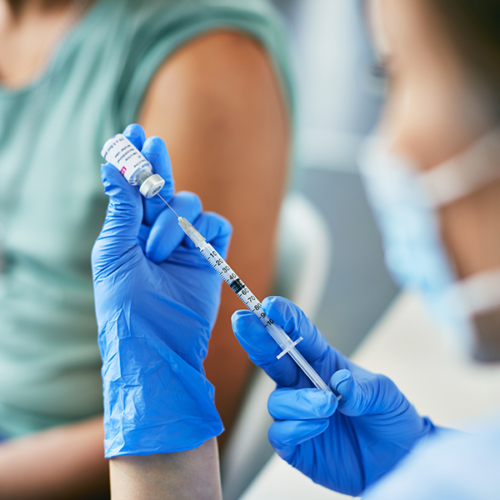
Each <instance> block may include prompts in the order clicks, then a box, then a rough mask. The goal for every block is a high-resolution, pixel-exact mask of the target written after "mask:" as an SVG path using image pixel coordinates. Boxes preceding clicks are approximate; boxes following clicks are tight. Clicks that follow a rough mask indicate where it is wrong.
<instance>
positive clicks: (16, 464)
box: [0, 418, 109, 500]
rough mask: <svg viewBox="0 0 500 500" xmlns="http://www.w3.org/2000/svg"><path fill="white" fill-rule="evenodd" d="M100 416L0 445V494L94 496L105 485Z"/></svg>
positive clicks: (7, 497)
mask: <svg viewBox="0 0 500 500" xmlns="http://www.w3.org/2000/svg"><path fill="white" fill-rule="evenodd" d="M103 439H104V432H103V425H102V418H97V419H92V420H87V421H85V422H82V423H78V424H74V425H67V426H61V427H56V428H53V429H49V430H47V431H43V432H38V433H36V434H32V435H30V436H26V437H23V438H19V439H13V440H10V441H6V442H4V443H2V444H0V498H2V500H17V499H22V500H30V499H37V500H43V499H45V498H47V499H50V500H56V499H76V498H78V499H84V498H92V499H97V498H100V495H102V494H106V492H107V491H108V488H109V482H108V481H109V479H108V477H109V476H108V465H107V462H106V460H105V459H104V447H103Z"/></svg>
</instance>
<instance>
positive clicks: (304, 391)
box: [233, 297, 434, 496]
mask: <svg viewBox="0 0 500 500" xmlns="http://www.w3.org/2000/svg"><path fill="white" fill-rule="evenodd" d="M263 308H264V311H265V312H266V313H267V315H268V316H269V317H270V318H271V319H272V320H273V321H274V322H275V323H276V324H278V325H279V326H281V327H282V328H283V329H284V330H285V332H286V333H288V334H289V335H290V337H291V338H292V339H294V340H296V339H297V338H299V337H303V338H304V340H302V342H300V343H299V344H298V346H297V347H298V349H299V351H300V352H301V353H302V354H303V356H304V357H305V358H306V359H307V360H308V361H309V362H310V363H311V365H312V367H313V368H314V369H315V370H316V371H317V372H318V373H319V375H320V376H321V377H322V378H323V379H324V380H325V381H330V387H331V388H333V389H334V390H336V391H337V392H338V393H340V394H341V395H342V399H341V400H340V401H337V398H336V397H335V396H334V395H333V394H332V393H328V392H324V391H320V390H318V389H312V388H310V387H312V384H311V383H310V382H309V380H308V379H307V378H306V376H305V375H304V374H303V372H302V371H301V370H300V369H299V368H298V366H297V365H296V364H295V363H294V361H293V360H292V359H291V358H290V357H289V356H285V357H283V358H282V359H280V360H277V359H276V356H277V355H278V354H279V353H280V351H281V349H280V348H279V347H278V346H277V345H276V343H275V342H274V341H273V339H272V338H271V337H270V336H269V335H268V334H267V333H266V331H265V329H264V327H263V326H262V324H261V323H260V321H259V320H258V318H257V317H256V316H255V315H254V314H253V313H251V312H249V311H238V312H236V313H235V314H234V315H233V329H234V332H235V334H236V336H237V337H238V340H239V341H240V343H241V345H242V346H243V348H244V349H245V350H246V351H247V352H248V354H249V356H250V359H251V360H252V361H253V362H254V363H255V364H257V365H258V366H260V367H261V368H263V369H264V370H265V371H266V372H267V374H268V375H269V376H270V377H271V378H272V379H274V380H275V381H276V383H277V389H276V390H275V391H274V392H273V393H272V394H271V396H270V398H269V403H268V408H269V412H270V414H271V416H272V417H273V418H274V420H275V421H274V423H273V424H272V425H271V427H270V428H269V440H270V441H271V444H272V445H273V447H274V449H275V450H276V452H277V453H278V454H279V455H280V456H281V457H282V458H283V459H284V460H286V461H287V462H288V463H290V464H291V465H293V466H294V467H295V468H296V469H298V470H300V471H301V472H303V473H304V474H305V475H306V476H309V477H310V478H311V479H312V480H313V481H315V482H316V483H319V484H321V485H323V486H326V487H327V488H330V489H332V490H335V491H338V492H341V493H345V494H348V495H354V496H356V495H359V494H360V493H361V492H362V491H364V489H365V488H367V487H368V486H369V485H370V484H372V483H373V482H375V481H376V480H377V479H379V478H380V477H381V476H382V475H383V474H385V473H386V472H388V471H390V470H391V469H392V468H393V467H394V465H396V464H397V463H398V462H399V460H401V458H402V457H404V456H405V455H406V454H407V453H408V452H409V451H410V450H411V449H412V448H413V446H414V445H415V444H416V443H417V442H418V441H419V440H420V439H422V438H423V437H424V436H427V435H428V434H429V433H431V432H432V431H433V429H434V426H433V424H432V423H431V422H430V420H429V419H427V418H422V417H420V416H419V415H418V413H417V412H416V410H415V408H414V407H413V406H412V405H411V404H410V403H409V402H408V401H407V399H406V398H405V397H404V396H403V394H401V392H400V391H399V390H398V388H397V387H396V385H395V384H394V383H393V382H392V381H391V380H390V379H388V378H387V377H384V376H382V375H374V374H372V373H370V372H368V371H366V370H363V369H362V368H360V367H358V366H356V365H355V364H354V363H352V362H351V361H349V360H348V359H347V358H346V357H344V356H343V355H342V354H340V353H339V352H338V351H336V350H335V349H333V348H332V347H331V346H329V345H328V344H327V342H326V340H325V339H324V337H323V336H322V335H321V333H320V332H319V331H318V330H317V329H316V327H315V326H314V324H313V323H311V321H309V319H308V318H307V317H306V316H305V315H304V313H303V312H302V311H301V310H300V309H299V308H298V307H297V306H295V305H294V304H293V303H292V302H290V301H289V300H286V299H283V298H280V297H271V298H267V299H266V300H264V302H263Z"/></svg>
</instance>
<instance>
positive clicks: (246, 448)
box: [222, 194, 333, 500]
mask: <svg viewBox="0 0 500 500" xmlns="http://www.w3.org/2000/svg"><path fill="white" fill-rule="evenodd" d="M332 251H333V245H332V238H331V235H330V230H329V227H328V225H327V223H326V221H325V220H324V219H323V216H322V215H321V213H320V212H319V211H318V210H317V209H316V208H315V207H314V205H313V204H312V203H311V202H310V201H309V200H308V199H307V198H305V197H304V196H303V195H301V194H290V195H288V196H287V197H286V199H285V201H284V203H283V207H282V211H281V217H280V224H279V234H278V259H277V275H276V280H275V289H274V291H273V293H275V294H276V295H282V296H284V297H287V298H289V299H290V300H292V301H293V302H295V303H296V304H297V305H298V306H299V307H301V308H302V309H303V310H304V312H305V313H306V314H307V316H308V317H309V318H311V319H313V320H314V317H315V315H316V312H317V310H318V308H319V305H320V302H321V298H322V296H323V292H324V290H325V287H326V282H327V278H328V271H329V266H330V262H331V258H332ZM274 386H275V384H274V383H273V381H272V380H271V379H270V378H269V377H267V375H265V373H264V372H263V371H262V370H260V369H259V370H256V372H255V374H254V377H253V379H252V381H251V383H250V385H249V389H248V392H247V395H246V397H245V399H244V402H243V405H242V408H241V410H240V413H239V416H238V418H237V420H236V423H235V425H234V427H233V431H232V433H231V435H230V436H229V440H228V443H227V447H226V450H225V453H224V456H223V457H222V488H223V494H224V499H225V500H236V499H237V498H238V497H239V496H240V495H241V493H242V492H243V491H244V490H245V488H246V487H247V486H248V485H249V484H250V482H251V481H252V480H253V479H254V477H255V476H256V475H257V474H258V473H259V471H260V470H261V469H262V467H263V466H264V465H265V463H266V462H267V461H268V459H269V458H270V456H271V454H272V448H271V445H270V444H269V442H268V439H267V429H268V428H269V425H270V424H271V422H272V419H271V417H270V416H269V414H268V412H267V399H268V397H269V394H270V393H271V392H272V391H273V389H274Z"/></svg>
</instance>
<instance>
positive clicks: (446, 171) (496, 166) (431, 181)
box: [419, 129, 500, 319]
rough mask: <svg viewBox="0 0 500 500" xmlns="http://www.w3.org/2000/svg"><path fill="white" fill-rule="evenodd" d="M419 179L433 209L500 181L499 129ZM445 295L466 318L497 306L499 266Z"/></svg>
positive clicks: (459, 283) (462, 282)
mask: <svg viewBox="0 0 500 500" xmlns="http://www.w3.org/2000/svg"><path fill="white" fill-rule="evenodd" d="M419 179H420V181H421V183H422V186H423V188H424V190H425V191H426V192H427V194H428V201H429V203H430V204H431V206H432V208H434V209H437V208H439V207H442V206H444V205H448V204H450V203H453V202H454V201H456V200H458V199H460V198H464V197H465V196H467V195H469V194H472V193H474V192H476V191H478V190H479V189H481V188H482V187H484V186H486V185H488V184H490V183H492V182H494V181H496V180H499V179H500V129H495V130H493V131H491V132H490V133H488V134H487V135H485V136H483V137H482V138H481V139H479V140H478V141H477V142H476V143H475V144H474V145H473V146H471V147H470V148H469V149H467V150H466V151H465V152H464V153H462V154H460V155H458V156H455V157H454V158H451V159H450V160H448V161H446V162H444V163H442V164H441V165H439V166H437V167H435V168H433V169H432V170H429V171H428V172H425V173H423V174H420V176H419ZM447 298H448V300H449V301H450V303H451V304H455V307H456V308H457V310H459V311H461V314H463V316H464V317H466V318H468V319H471V318H473V317H474V316H475V315H477V314H481V313H485V312H488V311H492V310H495V309H497V308H498V307H499V306H500V269H498V270H494V271H485V272H483V273H478V274H475V275H473V276H471V277H469V278H466V279H464V280H462V281H458V282H456V283H455V284H454V285H453V286H452V287H451V288H450V290H449V292H448V297H447Z"/></svg>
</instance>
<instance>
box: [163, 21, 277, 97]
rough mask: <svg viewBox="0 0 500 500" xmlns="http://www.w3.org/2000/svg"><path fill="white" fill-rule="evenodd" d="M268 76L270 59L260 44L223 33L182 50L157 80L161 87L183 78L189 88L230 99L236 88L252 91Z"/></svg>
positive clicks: (246, 37) (212, 35) (226, 31)
mask: <svg viewBox="0 0 500 500" xmlns="http://www.w3.org/2000/svg"><path fill="white" fill-rule="evenodd" d="M268 72H269V60H268V56H267V54H266V52H265V50H264V49H263V48H262V46H261V45H260V44H259V43H258V42H257V41H255V40H254V39H253V38H251V37H250V36H248V35H246V34H242V33H237V32H235V31H228V30H224V31H216V32H211V33H206V34H204V35H203V36H200V37H199V38H197V39H195V40H192V41H191V42H190V43H189V44H187V45H185V46H184V47H182V49H180V50H179V51H178V52H177V53H176V54H175V55H174V56H173V57H172V58H171V59H169V60H167V61H165V62H164V63H163V64H162V66H161V68H160V69H159V71H158V73H157V74H156V77H155V79H156V82H157V84H159V85H162V84H163V83H165V84H168V83H169V80H171V79H175V78H182V79H183V80H185V84H186V85H189V86H190V87H193V88H203V89H210V90H211V91H212V92H215V93H216V94H221V95H226V96H227V91H230V90H231V88H233V87H234V86H235V85H237V86H238V87H242V86H243V87H247V90H248V91H251V90H252V88H253V85H252V83H253V82H255V80H258V79H263V78H265V77H266V76H267V75H268Z"/></svg>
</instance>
